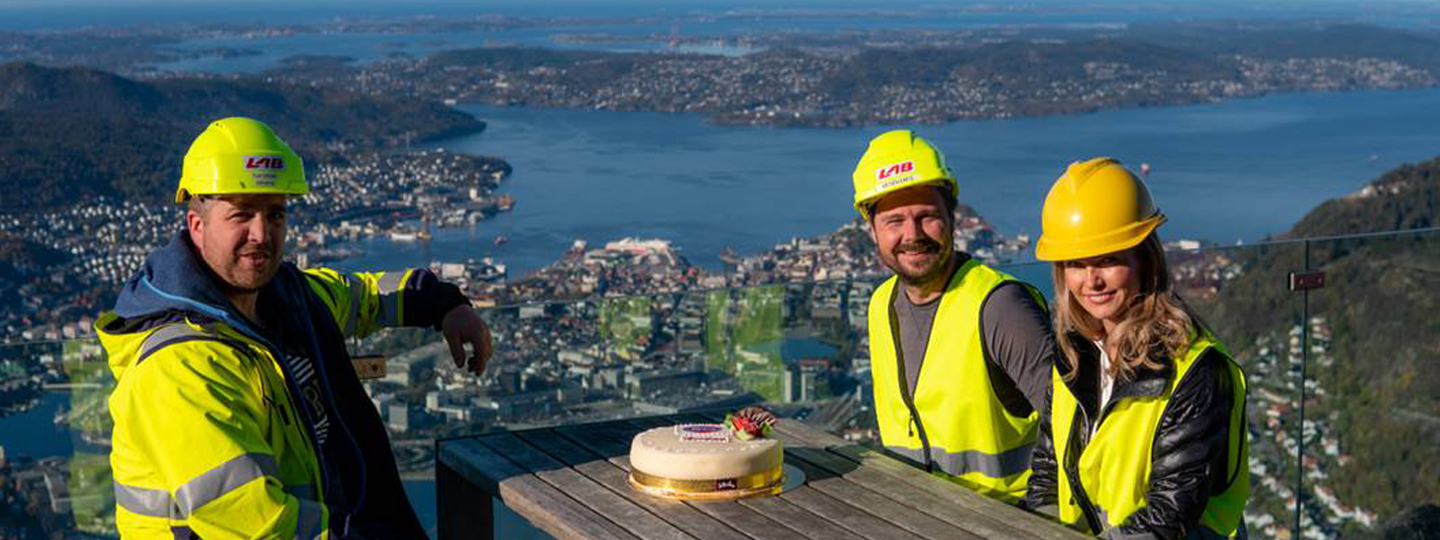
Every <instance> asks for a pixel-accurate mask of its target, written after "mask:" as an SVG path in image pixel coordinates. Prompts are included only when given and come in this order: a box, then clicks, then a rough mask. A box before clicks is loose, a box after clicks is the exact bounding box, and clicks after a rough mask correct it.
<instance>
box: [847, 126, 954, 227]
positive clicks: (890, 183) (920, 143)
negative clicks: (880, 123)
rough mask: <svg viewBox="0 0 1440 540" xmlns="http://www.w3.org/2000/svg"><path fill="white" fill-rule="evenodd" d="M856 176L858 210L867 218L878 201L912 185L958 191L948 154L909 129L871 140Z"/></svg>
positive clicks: (883, 134) (884, 134) (895, 131)
mask: <svg viewBox="0 0 1440 540" xmlns="http://www.w3.org/2000/svg"><path fill="white" fill-rule="evenodd" d="M852 176H853V179H854V181H855V211H856V212H860V215H861V216H863V217H864V218H865V220H866V221H869V220H870V207H871V206H873V205H874V204H875V202H876V201H878V200H880V198H881V197H884V196H886V195H888V194H890V193H893V192H896V191H900V190H902V189H905V188H908V187H914V186H922V185H938V186H941V187H944V188H945V189H947V190H949V192H950V196H951V197H954V196H955V194H956V191H957V187H956V185H955V176H954V175H952V174H950V168H949V167H946V166H945V156H944V155H943V154H941V153H940V151H939V150H937V149H935V147H934V146H930V143H928V142H926V141H925V139H921V138H920V137H917V136H915V132H913V131H910V130H908V129H897V130H894V131H887V132H885V133H882V134H880V136H879V137H875V139H874V140H871V141H870V147H869V148H867V149H866V150H865V155H863V156H860V163H859V164H857V165H855V174H854V175H852Z"/></svg>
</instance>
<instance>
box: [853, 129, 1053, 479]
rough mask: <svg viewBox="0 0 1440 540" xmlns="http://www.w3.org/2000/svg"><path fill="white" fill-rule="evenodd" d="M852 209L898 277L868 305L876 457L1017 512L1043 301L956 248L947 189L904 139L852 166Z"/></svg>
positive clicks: (952, 196) (883, 140)
mask: <svg viewBox="0 0 1440 540" xmlns="http://www.w3.org/2000/svg"><path fill="white" fill-rule="evenodd" d="M854 181H855V210H856V211H858V212H860V215H861V216H863V217H864V218H865V219H866V221H868V222H869V224H870V234H871V237H872V238H873V239H874V240H875V245H876V252H877V254H878V255H879V256H880V260H881V261H882V262H883V263H884V264H885V266H887V267H889V268H890V269H891V270H892V271H894V272H895V276H894V277H892V278H890V279H889V280H887V281H885V282H884V283H883V284H881V285H880V286H879V287H878V288H877V289H875V292H874V294H873V295H872V296H871V297H870V312H869V315H870V316H869V328H870V356H871V374H872V375H873V377H874V392H875V415H876V420H877V421H878V424H879V428H880V440H881V442H883V443H884V445H885V448H886V449H888V450H890V451H892V452H894V453H897V454H899V455H901V456H904V457H906V458H908V459H911V460H913V461H915V462H916V463H918V464H919V465H920V466H923V467H924V468H925V469H926V470H928V471H930V472H932V473H934V474H936V475H938V476H941V477H943V478H946V479H948V480H952V481H954V482H956V483H959V484H961V485H964V486H966V487H969V488H970V489H972V490H975V491H977V492H979V493H982V494H985V495H988V496H990V497H993V498H996V499H999V500H1002V501H1005V502H1009V503H1019V502H1020V501H1021V499H1022V498H1023V496H1024V493H1025V485H1026V480H1027V479H1028V478H1029V475H1030V450H1031V447H1032V446H1033V445H1034V443H1035V435H1036V422H1037V416H1036V411H1037V410H1038V409H1039V408H1040V407H1043V406H1044V403H1045V395H1046V391H1047V390H1048V387H1049V384H1050V380H1049V372H1050V368H1051V366H1052V365H1053V362H1054V360H1053V358H1054V355H1055V350H1056V349H1055V339H1054V334H1053V332H1052V331H1051V330H1050V323H1049V317H1048V315H1047V314H1046V311H1045V307H1044V300H1043V297H1041V296H1040V294H1039V293H1038V292H1037V291H1036V290H1035V289H1034V288H1033V287H1031V286H1029V285H1027V284H1025V283H1022V282H1020V281H1017V280H1016V279H1015V278H1013V277H1011V276H1009V275H1006V274H1004V273H1001V272H998V271H996V270H994V269H991V268H989V267H987V266H985V265H984V264H981V262H980V261H979V260H978V259H976V258H974V257H972V256H970V255H968V254H966V253H963V252H959V251H955V207H956V204H957V201H956V191H957V188H956V182H955V177H954V175H952V174H951V172H950V169H949V168H948V167H946V165H945V158H944V156H943V155H941V153H940V151H939V150H937V149H935V147H933V146H931V145H930V143H928V142H926V141H925V140H924V139H921V138H920V137H917V136H915V134H914V133H912V132H911V131H908V130H896V131H891V132H888V133H885V134H882V135H880V136H879V137H876V138H875V139H874V140H872V141H871V142H870V147H869V149H868V150H866V152H865V155H864V156H863V157H861V158H860V163H859V165H857V166H856V167H855V174H854Z"/></svg>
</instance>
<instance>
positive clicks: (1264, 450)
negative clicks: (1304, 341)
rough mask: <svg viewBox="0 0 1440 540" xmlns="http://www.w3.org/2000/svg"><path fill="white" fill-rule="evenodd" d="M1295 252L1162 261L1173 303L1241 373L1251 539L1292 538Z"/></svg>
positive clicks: (1297, 314) (1199, 254)
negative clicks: (1180, 304)
mask: <svg viewBox="0 0 1440 540" xmlns="http://www.w3.org/2000/svg"><path fill="white" fill-rule="evenodd" d="M1304 255H1305V253H1304V248H1303V246H1301V245H1298V244H1268V245H1252V246H1231V247H1218V248H1207V249H1200V250H1180V249H1175V250H1170V251H1168V252H1167V254H1166V259H1167V261H1168V262H1169V265H1170V272H1171V276H1172V279H1173V281H1174V283H1175V287H1176V290H1177V291H1178V292H1179V293H1180V296H1181V297H1182V298H1183V299H1184V300H1185V301H1186V302H1187V303H1188V304H1189V305H1190V306H1191V308H1193V309H1194V310H1195V311H1196V312H1197V313H1198V315H1199V316H1200V318H1201V320H1203V321H1204V323H1205V325H1206V326H1208V327H1209V328H1210V329H1211V330H1212V331H1213V332H1214V334H1215V336H1216V337H1217V338H1218V339H1219V340H1220V341H1221V342H1222V343H1223V344H1225V346H1226V347H1227V348H1228V349H1229V350H1230V352H1231V353H1232V354H1233V355H1234V357H1235V360H1236V361H1237V362H1238V363H1239V364H1240V366H1241V368H1242V369H1243V370H1244V373H1245V378H1246V385H1247V392H1246V417H1247V421H1248V429H1249V441H1250V455H1249V458H1248V464H1247V466H1248V469H1249V471H1250V498H1249V500H1248V502H1247V504H1246V509H1245V522H1246V524H1247V528H1248V530H1249V534H1250V537H1251V538H1262V539H1280V538H1297V536H1295V535H1294V532H1293V531H1294V530H1295V515H1296V514H1295V508H1296V497H1295V493H1296V491H1295V478H1296V474H1297V469H1296V467H1297V459H1296V458H1297V449H1298V444H1297V442H1296V440H1297V437H1298V434H1299V429H1300V414H1299V407H1298V404H1299V391H1298V390H1299V388H1300V384H1301V383H1300V365H1301V360H1302V358H1303V353H1304V351H1303V349H1302V347H1301V341H1300V338H1299V334H1300V331H1301V326H1300V324H1301V321H1303V317H1302V313H1303V308H1304V298H1303V297H1302V296H1301V295H1298V294H1294V293H1292V292H1291V291H1289V290H1288V289H1287V287H1286V276H1287V274H1288V272H1290V271H1292V270H1298V269H1301V268H1303V267H1304Z"/></svg>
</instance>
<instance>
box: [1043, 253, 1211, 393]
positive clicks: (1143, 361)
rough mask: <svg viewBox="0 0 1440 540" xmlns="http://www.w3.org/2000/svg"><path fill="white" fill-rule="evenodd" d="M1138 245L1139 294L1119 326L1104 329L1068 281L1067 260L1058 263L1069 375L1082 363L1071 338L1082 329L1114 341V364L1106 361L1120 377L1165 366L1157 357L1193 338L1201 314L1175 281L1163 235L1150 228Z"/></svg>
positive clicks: (1059, 321) (1057, 312)
mask: <svg viewBox="0 0 1440 540" xmlns="http://www.w3.org/2000/svg"><path fill="white" fill-rule="evenodd" d="M1131 249H1133V250H1135V255H1136V257H1135V258H1136V260H1137V261H1138V268H1136V271H1137V273H1138V274H1139V276H1140V294H1138V295H1136V296H1135V297H1133V298H1131V299H1130V300H1129V305H1128V306H1127V307H1126V309H1125V312H1124V317H1125V319H1124V320H1123V321H1121V322H1120V324H1118V325H1116V326H1115V330H1114V331H1113V332H1111V333H1110V334H1109V335H1105V327H1104V326H1103V325H1101V323H1100V321H1099V320H1098V319H1096V318H1094V317H1091V316H1090V313H1089V312H1086V311H1085V308H1084V307H1082V306H1081V305H1080V304H1079V302H1078V301H1076V300H1075V298H1073V297H1071V296H1070V290H1069V289H1068V288H1066V287H1065V265H1064V263H1063V262H1057V263H1055V265H1054V269H1053V276H1054V280H1055V307H1054V312H1053V317H1054V319H1055V340H1056V342H1057V344H1058V345H1059V346H1060V352H1061V354H1062V355H1064V357H1065V362H1066V363H1067V364H1068V365H1069V366H1070V371H1069V373H1067V374H1065V380H1067V381H1070V380H1074V379H1075V377H1076V374H1077V373H1078V372H1079V368H1080V357H1079V352H1078V351H1076V349H1075V346H1074V344H1072V343H1071V341H1070V336H1071V335H1072V334H1079V335H1080V336H1082V337H1084V338H1085V339H1087V340H1090V341H1097V340H1099V339H1100V338H1101V337H1104V339H1105V345H1106V346H1107V347H1113V349H1114V350H1115V354H1113V355H1111V356H1110V365H1108V366H1102V368H1103V369H1105V370H1106V371H1107V372H1108V373H1110V374H1111V375H1112V376H1114V377H1115V379H1116V380H1118V381H1128V380H1130V378H1131V377H1133V376H1134V375H1135V372H1136V371H1137V370H1139V369H1141V368H1145V369H1160V367H1161V364H1160V362H1159V361H1157V358H1168V357H1169V356H1170V355H1173V354H1175V352H1176V351H1178V350H1180V348H1181V347H1184V346H1185V345H1186V344H1187V343H1189V341H1190V336H1191V333H1192V330H1194V329H1196V328H1198V327H1199V326H1200V324H1201V323H1200V319H1199V318H1198V317H1196V316H1195V314H1194V313H1193V312H1192V311H1191V310H1190V307H1189V306H1186V305H1185V302H1184V301H1182V300H1181V299H1180V297H1178V296H1176V295H1175V292H1174V290H1173V288H1172V286H1171V280H1170V268H1169V266H1168V265H1167V264H1166V263H1165V250H1164V248H1163V247H1161V245H1160V238H1159V237H1158V236H1157V235H1155V234H1151V235H1150V236H1148V237H1146V238H1145V240H1143V241H1141V242H1140V244H1139V245H1137V246H1135V247H1133V248H1131Z"/></svg>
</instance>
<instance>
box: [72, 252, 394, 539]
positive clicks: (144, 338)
mask: <svg viewBox="0 0 1440 540" xmlns="http://www.w3.org/2000/svg"><path fill="white" fill-rule="evenodd" d="M282 271H284V270H283V269H282ZM411 272H412V271H401V272H389V273H356V274H345V275H342V274H338V273H336V272H333V271H330V270H324V269H316V270H307V271H305V272H304V274H305V279H304V281H305V282H306V283H307V284H308V286H309V287H310V289H311V290H312V291H314V292H315V294H316V295H317V296H318V297H320V298H321V299H322V302H323V304H324V307H323V308H322V311H328V312H329V314H330V315H331V316H332V317H333V319H334V321H335V323H336V325H337V326H338V327H339V328H340V329H342V331H343V333H344V335H345V336H347V337H348V336H358V335H364V334H366V333H369V332H371V331H373V330H375V329H377V328H379V327H382V326H399V325H401V324H402V322H403V321H401V320H400V319H401V316H402V314H403V313H404V310H403V308H402V302H403V300H404V293H405V291H404V288H405V283H407V281H408V277H409V275H410V273H411ZM151 290H155V291H158V289H155V288H153V287H152V288H151ZM164 296H165V297H166V298H173V296H171V295H164ZM191 304H196V305H198V306H199V307H197V308H196V309H199V310H201V311H206V312H209V311H207V310H206V306H204V305H200V304H198V303H195V302H191ZM180 313H182V314H183V312H180ZM222 315H223V314H222ZM171 319H173V320H167V321H165V322H164V323H162V324H153V325H147V324H143V323H141V322H137V321H127V320H126V319H125V318H123V317H120V316H119V315H117V314H116V313H115V312H109V313H106V314H105V315H103V316H102V317H101V318H100V320H99V321H97V322H96V328H97V330H98V331H99V335H100V340H101V343H102V344H103V345H104V347H105V349H106V352H107V353H108V355H109V364H110V368H111V370H112V372H113V373H114V375H115V380H116V387H115V389H114V391H113V393H112V394H111V396H110V401H109V404H110V414H111V415H112V417H113V418H114V420H115V424H114V429H113V432H112V443H113V450H112V452H111V454H110V462H111V467H112V469H113V474H114V484H115V496H116V511H115V521H116V526H117V528H118V529H119V532H120V534H121V536H122V537H123V538H125V539H126V540H145V539H154V540H160V539H166V540H170V539H173V538H182V537H184V538H189V537H190V536H186V534H192V535H194V536H195V537H199V538H204V539H206V540H224V539H240V538H286V539H290V538H297V539H305V540H311V539H326V538H331V533H330V532H329V530H330V528H331V525H332V523H331V521H332V520H331V517H332V516H331V513H332V509H331V508H329V507H328V506H327V504H326V501H327V499H326V495H327V494H326V493H325V487H326V486H325V480H324V468H325V467H331V468H338V467H340V466H342V465H343V466H346V469H345V470H342V471H332V472H335V473H338V474H359V472H358V471H357V470H353V468H356V467H358V465H355V464H329V465H322V460H321V459H319V458H318V457H317V454H318V452H317V450H316V442H315V440H314V437H316V435H314V433H318V432H317V431H315V430H312V429H310V427H309V426H307V425H306V421H307V420H306V419H311V418H315V415H316V414H323V413H321V412H320V411H319V410H318V409H319V408H322V407H323V405H321V404H320V403H319V399H320V396H319V395H317V394H319V393H324V392H327V391H329V390H328V389H325V388H321V387H318V386H314V385H309V384H304V383H305V382H306V381H299V382H297V381H289V380H287V377H286V373H287V371H286V370H285V369H283V368H282V366H281V364H280V362H281V359H280V358H277V357H276V354H277V353H276V351H273V350H272V349H271V348H270V347H267V346H266V344H265V343H262V342H261V341H260V340H257V339H255V338H253V337H252V336H251V335H249V334H246V333H244V332H241V331H239V330H238V329H237V327H236V326H235V325H233V324H227V323H226V322H223V321H222V320H218V319H216V318H212V317H204V316H200V314H199V313H194V314H192V315H183V316H182V315H176V316H173V317H171ZM136 326H141V327H142V328H141V329H139V330H138V331H137V330H136V328H135V327H136ZM308 375H310V372H304V371H302V373H301V374H300V375H298V376H296V378H297V379H305V378H306V377H307V376H308ZM313 379H314V378H313V377H309V379H308V380H313ZM290 383H295V384H296V386H297V388H300V389H301V390H300V392H301V393H303V394H304V395H305V398H306V399H305V400H301V401H309V403H297V402H296V400H292V393H291V392H290V391H289V390H288V389H287V384H290ZM302 407H305V408H306V410H301V408H302ZM332 436H333V435H332ZM386 451H387V453H388V448H387V449H386ZM386 502H387V503H388V502H391V501H386ZM402 504H403V499H402Z"/></svg>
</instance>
